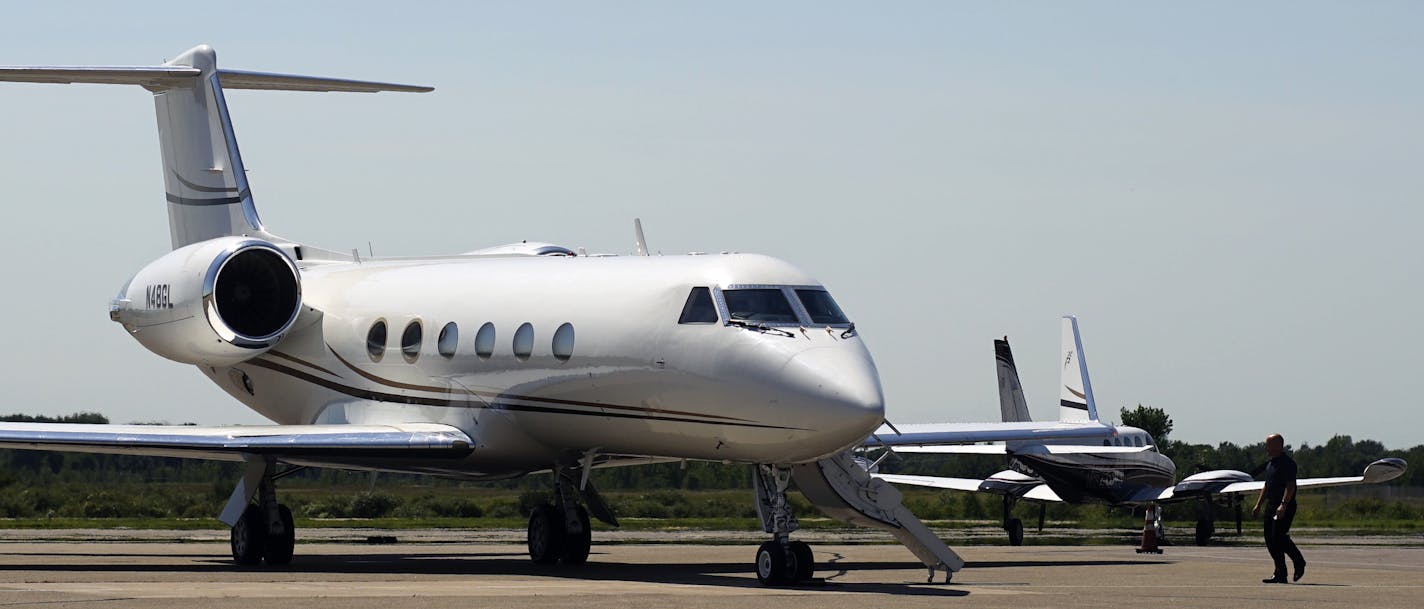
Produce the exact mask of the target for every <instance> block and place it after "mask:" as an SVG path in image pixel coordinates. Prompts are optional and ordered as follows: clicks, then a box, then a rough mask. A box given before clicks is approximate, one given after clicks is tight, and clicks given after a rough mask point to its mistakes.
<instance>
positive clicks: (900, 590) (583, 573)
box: [0, 552, 1171, 596]
mask: <svg viewBox="0 0 1424 609" xmlns="http://www.w3.org/2000/svg"><path fill="white" fill-rule="evenodd" d="M0 556H8V557H23V556H32V557H36V558H44V559H50V560H52V559H65V558H68V559H83V558H84V557H85V556H86V555H83V554H72V553H41V552H32V553H12V552H5V553H0ZM93 557H94V558H95V560H94V561H84V560H80V561H79V563H78V564H0V571H11V572H14V571H64V572H88V573H177V572H190V573H209V574H214V575H216V574H221V573H232V574H235V575H236V574H244V573H265V574H271V575H278V574H283V573H288V574H322V573H330V574H343V575H352V574H357V575H359V574H372V575H392V574H408V575H505V576H539V577H558V578H567V579H577V580H587V581H628V582H646V583H660V584H676V585H696V586H724V587H738V588H757V587H760V584H759V583H758V582H757V581H756V579H755V578H753V577H750V575H751V574H750V573H749V568H748V565H746V564H742V563H740V562H737V563H730V562H711V563H709V562H674V563H657V564H645V563H619V562H602V561H600V560H599V558H600V556H599V555H598V553H597V552H595V553H594V554H593V555H591V556H590V560H589V562H588V563H587V564H585V565H583V566H579V567H563V566H538V565H533V564H530V562H529V558H528V556H527V555H526V554H524V553H522V552H412V553H389V552H388V553H369V554H321V555H307V556H302V555H298V556H297V558H296V559H295V560H293V561H292V564H290V565H287V566H284V567H261V568H251V567H237V566H235V565H233V563H232V561H231V560H228V559H226V558H219V557H217V556H214V555H212V554H165V555H162V556H157V555H153V554H139V553H128V554H109V553H105V554H102V555H93ZM114 558H135V559H142V558H150V559H151V558H159V559H164V560H166V561H168V562H159V563H147V564H137V563H105V562H102V561H104V560H112V559H114ZM843 558H844V557H843V556H842V555H840V554H835V553H832V554H829V555H827V556H825V557H823V558H822V560H819V561H817V563H816V576H817V578H818V580H817V581H816V582H813V583H811V584H807V585H806V586H804V587H806V588H810V589H830V590H837V591H845V592H873V593H878V594H895V595H906V596H965V595H967V594H970V592H969V591H968V590H964V589H961V588H958V587H956V586H955V584H953V583H951V584H950V586H949V587H946V586H945V585H944V584H943V583H942V582H943V579H940V578H937V583H933V584H932V583H926V582H924V581H922V580H921V581H915V582H913V583H910V582H887V583H874V582H845V581H838V580H841V579H843V578H844V577H845V576H846V575H847V574H849V573H852V572H858V571H887V570H910V571H916V572H917V577H919V575H918V573H924V572H925V571H924V567H923V566H922V565H920V564H919V563H917V562H846V561H844V560H843ZM50 560H45V561H43V562H50ZM1170 562H1171V561H1140V560H1021V561H983V562H971V563H968V565H966V568H968V569H985V568H1002V567H1044V568H1051V567H1080V566H1114V565H1143V564H1170ZM96 563H97V564H96ZM940 577H941V578H942V577H943V575H941V576H940Z"/></svg>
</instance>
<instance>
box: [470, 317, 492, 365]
mask: <svg viewBox="0 0 1424 609" xmlns="http://www.w3.org/2000/svg"><path fill="white" fill-rule="evenodd" d="M494 338H495V337H494V324H493V323H490V322H485V325H483V326H480V331H479V332H476V333H475V355H478V356H480V359H489V358H490V356H491V355H494Z"/></svg>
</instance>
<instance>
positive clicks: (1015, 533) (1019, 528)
mask: <svg viewBox="0 0 1424 609" xmlns="http://www.w3.org/2000/svg"><path fill="white" fill-rule="evenodd" d="M1017 503H1018V498H1016V497H1014V496H1013V495H1004V532H1006V533H1008V534H1009V545H1011V546H1021V545H1023V540H1024V527H1023V521H1022V520H1019V519H1018V518H1015V517H1014V505H1015V504H1017ZM1047 509H1048V504H1046V503H1039V504H1038V532H1039V533H1042V532H1043V522H1044V518H1045V517H1046V516H1047Z"/></svg>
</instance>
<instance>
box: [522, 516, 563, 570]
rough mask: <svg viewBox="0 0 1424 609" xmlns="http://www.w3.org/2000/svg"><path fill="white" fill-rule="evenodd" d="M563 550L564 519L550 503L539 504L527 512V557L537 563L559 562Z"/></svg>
mask: <svg viewBox="0 0 1424 609" xmlns="http://www.w3.org/2000/svg"><path fill="white" fill-rule="evenodd" d="M563 550H564V520H563V518H560V517H559V514H558V512H557V511H556V510H555V509H554V506H552V505H547V504H546V505H541V506H538V507H536V508H534V511H533V512H532V513H530V514H529V559H530V560H533V561H534V564H538V565H552V564H554V563H556V562H559V558H560V557H561V556H562V555H563Z"/></svg>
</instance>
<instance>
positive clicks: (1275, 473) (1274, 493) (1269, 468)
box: [1266, 453, 1296, 509]
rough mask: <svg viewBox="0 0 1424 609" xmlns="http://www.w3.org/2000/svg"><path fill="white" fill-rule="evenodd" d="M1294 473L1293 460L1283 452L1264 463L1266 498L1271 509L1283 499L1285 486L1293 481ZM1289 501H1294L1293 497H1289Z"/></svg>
mask: <svg viewBox="0 0 1424 609" xmlns="http://www.w3.org/2000/svg"><path fill="white" fill-rule="evenodd" d="M1295 475H1296V470H1295V460H1294V459H1291V458H1290V455H1287V454H1285V453H1281V454H1280V456H1278V457H1276V458H1274V459H1271V461H1270V463H1268V464H1266V500H1267V501H1268V502H1269V503H1270V504H1271V508H1272V509H1275V507H1276V506H1278V505H1280V504H1281V500H1282V499H1285V496H1286V487H1287V486H1290V483H1292V482H1295ZM1291 503H1295V498H1294V497H1292V498H1291Z"/></svg>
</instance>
